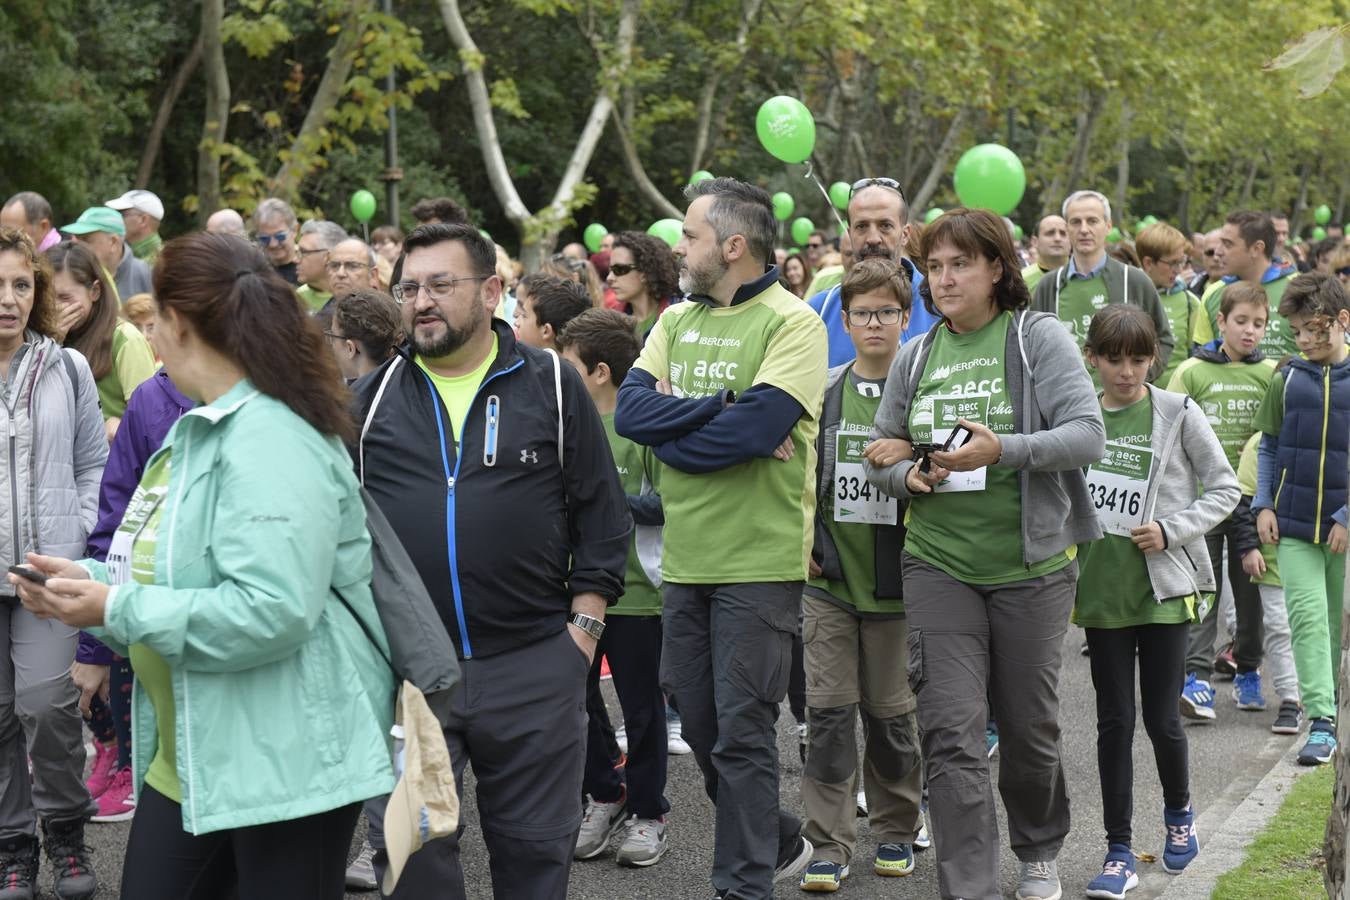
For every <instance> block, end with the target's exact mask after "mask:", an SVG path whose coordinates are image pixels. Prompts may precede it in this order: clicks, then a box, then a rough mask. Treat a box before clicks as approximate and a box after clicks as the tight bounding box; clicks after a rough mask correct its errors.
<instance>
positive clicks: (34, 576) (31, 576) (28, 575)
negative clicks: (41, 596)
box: [9, 566, 47, 584]
mask: <svg viewBox="0 0 1350 900" xmlns="http://www.w3.org/2000/svg"><path fill="white" fill-rule="evenodd" d="M9 571H10V572H11V573H12V574H14V575H18V576H19V577H20V578H24V579H27V580H28V581H31V582H33V583H34V584H46V583H47V576H46V575H44V574H42V573H41V572H39V571H38V570H37V569H30V568H29V567H28V566H10V567H9Z"/></svg>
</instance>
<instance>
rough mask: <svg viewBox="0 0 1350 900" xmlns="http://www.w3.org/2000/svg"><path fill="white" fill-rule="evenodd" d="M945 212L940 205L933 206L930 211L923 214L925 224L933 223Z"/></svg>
mask: <svg viewBox="0 0 1350 900" xmlns="http://www.w3.org/2000/svg"><path fill="white" fill-rule="evenodd" d="M944 212H946V210H945V209H943V208H941V207H939V206H935V207H933V208H932V209H930V210H929V211H928V212H926V213H924V214H923V224H925V225H931V224H933V223H934V222H936V221H937V220H938V217H939V216H941V215H942V214H943V213H944Z"/></svg>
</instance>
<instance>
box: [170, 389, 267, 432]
mask: <svg viewBox="0 0 1350 900" xmlns="http://www.w3.org/2000/svg"><path fill="white" fill-rule="evenodd" d="M259 393H260V392H259V391H258V389H257V388H256V387H254V386H253V382H251V381H249V380H248V379H247V378H241V379H239V381H238V382H237V383H236V384H235V386H234V387H232V388H230V389H229V390H228V391H226V392H225V393H224V394H222V395H220V396H219V397H217V398H216V399H215V402H213V403H208V404H206V405H205V406H195V407H193V408H192V409H189V410H188V411H187V412H185V413H184V414H183V415H184V416H185V417H186V416H200V417H201V418H203V419H205V420H206V421H208V422H210V423H211V424H212V425H216V424H219V423H220V422H221V421H222V420H223V419H225V418H227V417H228V416H229V415H230V414H231V413H233V412H235V411H236V410H237V409H239V408H240V407H241V406H243V405H244V404H245V403H247V402H248V401H250V400H252V399H253V398H254V397H256V396H258V394H259Z"/></svg>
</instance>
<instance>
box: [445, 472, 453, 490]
mask: <svg viewBox="0 0 1350 900" xmlns="http://www.w3.org/2000/svg"><path fill="white" fill-rule="evenodd" d="M445 487H446V490H448V491H449V492H450V493H452V494H453V493H454V492H455V476H453V475H451V476H450V477H449V478H447V479H445Z"/></svg>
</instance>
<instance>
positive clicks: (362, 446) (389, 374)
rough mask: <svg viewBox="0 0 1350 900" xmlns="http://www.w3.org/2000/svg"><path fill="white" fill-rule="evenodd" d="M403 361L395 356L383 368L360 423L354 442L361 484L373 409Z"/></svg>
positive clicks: (364, 480) (363, 483)
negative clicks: (368, 406)
mask: <svg viewBox="0 0 1350 900" xmlns="http://www.w3.org/2000/svg"><path fill="white" fill-rule="evenodd" d="M402 361H403V357H401V356H395V357H394V359H393V361H392V362H390V363H389V366H388V368H386V369H385V370H384V377H383V378H381V379H380V386H379V388H378V389H377V390H376V391H375V399H373V400H371V401H370V409H369V410H367V411H366V420H365V422H363V423H362V424H361V437H360V439H359V440H358V441H357V443H356V456H357V465H358V469H359V472H358V474H359V480H360V482H361V486H362V487H365V486H366V433H367V432H369V431H370V423H371V422H373V421H375V410H376V408H377V407H378V406H379V405H380V399H381V398H382V397H384V389H385V388H387V387H388V386H389V380H390V379H391V378H393V377H394V370H395V369H397V368H398V364H399V363H401V362H402Z"/></svg>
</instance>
